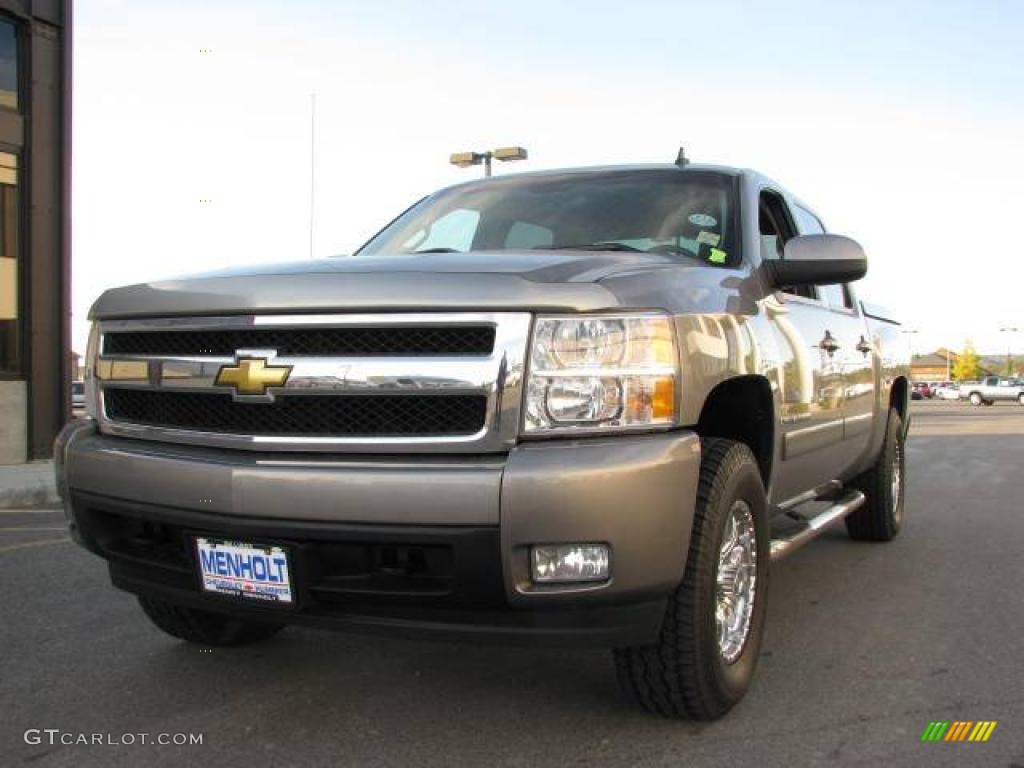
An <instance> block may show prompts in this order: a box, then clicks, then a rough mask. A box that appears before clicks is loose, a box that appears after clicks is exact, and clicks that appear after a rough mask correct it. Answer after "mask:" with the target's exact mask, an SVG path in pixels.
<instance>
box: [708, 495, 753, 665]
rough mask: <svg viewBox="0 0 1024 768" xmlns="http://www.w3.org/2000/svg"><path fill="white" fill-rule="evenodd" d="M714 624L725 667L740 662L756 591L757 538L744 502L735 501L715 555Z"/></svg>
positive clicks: (749, 512)
mask: <svg viewBox="0 0 1024 768" xmlns="http://www.w3.org/2000/svg"><path fill="white" fill-rule="evenodd" d="M716 587H717V589H716V597H717V600H716V605H715V623H716V624H717V625H718V650H719V652H720V653H721V654H722V658H723V659H725V663H726V664H732V663H733V662H734V661H736V659H738V658H739V656H740V653H741V652H742V651H743V646H744V645H745V644H746V642H747V634H748V633H749V631H750V617H751V615H752V614H753V612H754V595H755V594H756V589H757V537H756V534H755V532H754V515H753V513H752V512H751V511H750V506H749V505H748V504H747V502H745V501H742V500H737V501H736V502H735V503H734V504H733V505H732V509H730V510H729V516H728V518H727V519H726V521H725V531H724V532H723V534H722V546H721V548H720V549H719V551H718V577H717V584H716Z"/></svg>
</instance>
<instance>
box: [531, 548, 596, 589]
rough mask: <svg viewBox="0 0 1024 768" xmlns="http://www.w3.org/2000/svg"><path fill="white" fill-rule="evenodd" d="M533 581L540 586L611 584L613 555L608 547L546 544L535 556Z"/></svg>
mask: <svg viewBox="0 0 1024 768" xmlns="http://www.w3.org/2000/svg"><path fill="white" fill-rule="evenodd" d="M531 560H532V563H531V565H532V569H533V580H534V581H535V582H537V583H538V584H551V583H555V582H571V581H607V580H608V575H609V573H610V572H611V569H610V567H609V565H610V562H611V551H610V549H609V547H608V545H607V544H544V545H539V546H535V547H534V548H533V551H532V552H531Z"/></svg>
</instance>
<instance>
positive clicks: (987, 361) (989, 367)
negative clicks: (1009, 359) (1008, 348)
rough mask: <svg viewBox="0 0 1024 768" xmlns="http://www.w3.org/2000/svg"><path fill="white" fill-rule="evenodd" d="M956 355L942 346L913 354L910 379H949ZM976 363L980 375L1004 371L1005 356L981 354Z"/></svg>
mask: <svg viewBox="0 0 1024 768" xmlns="http://www.w3.org/2000/svg"><path fill="white" fill-rule="evenodd" d="M958 357H959V355H958V354H957V353H956V352H953V351H952V350H950V349H946V348H944V347H940V348H939V349H937V350H935V351H934V352H931V353H929V354H927V355H914V358H913V360H911V362H910V379H911V380H912V381H949V380H950V379H952V378H953V377H952V375H951V374H952V371H953V366H954V365H956V360H957V358H958ZM947 359H948V361H949V363H948V367H947V362H946V361H947ZM978 365H979V367H980V368H981V375H982V376H994V375H997V374H1001V373H1005V371H1006V357H1005V356H1003V357H1000V356H998V355H981V356H979V357H978Z"/></svg>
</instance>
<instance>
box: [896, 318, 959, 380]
mask: <svg viewBox="0 0 1024 768" xmlns="http://www.w3.org/2000/svg"><path fill="white" fill-rule="evenodd" d="M900 333H902V334H904V335H905V336H906V337H907V352H908V353H909V354H910V377H911V378H913V377H914V334H915V333H918V331H916V330H912V329H909V328H908V329H907V330H905V331H900ZM946 359H947V360H948V359H949V358H946Z"/></svg>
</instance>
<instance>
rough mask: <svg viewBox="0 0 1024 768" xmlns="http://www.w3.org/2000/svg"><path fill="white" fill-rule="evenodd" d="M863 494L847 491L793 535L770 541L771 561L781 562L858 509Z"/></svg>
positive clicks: (863, 500)
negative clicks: (823, 530)
mask: <svg viewBox="0 0 1024 768" xmlns="http://www.w3.org/2000/svg"><path fill="white" fill-rule="evenodd" d="M865 500H866V499H865V497H864V494H863V493H861V492H860V491H853V490H851V491H847V492H846V493H844V494H843V495H842V496H840V497H839V498H838V499H836V500H835V502H834V503H833V504H832V506H831V507H829V508H828V509H826V510H823V511H822V512H819V513H818V514H816V515H815V516H814V517H810V518H807V519H806V520H804V521H803V525H802V526H801V527H800V528H799V529H798V530H797V531H796V532H794V533H792V534H790V535H787V536H785V537H784V538H778V539H772V541H771V560H772V562H775V561H776V560H781V559H782V558H784V557H785V556H786V555H790V554H792V553H793V552H795V551H796V550H798V549H800V547H802V546H803V545H804V544H806V543H807V542H808V541H810V540H811V539H813V538H814V537H815V536H817V535H818V534H819V533H821V530H822V529H823V528H826V527H828V526H829V525H831V524H832V523H834V522H836V521H837V520H841V519H842V518H844V517H846V516H847V515H848V514H850V513H851V512H853V511H854V510H855V509H857V508H859V507H860V506H861V505H862V504H863V503H864V502H865Z"/></svg>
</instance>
